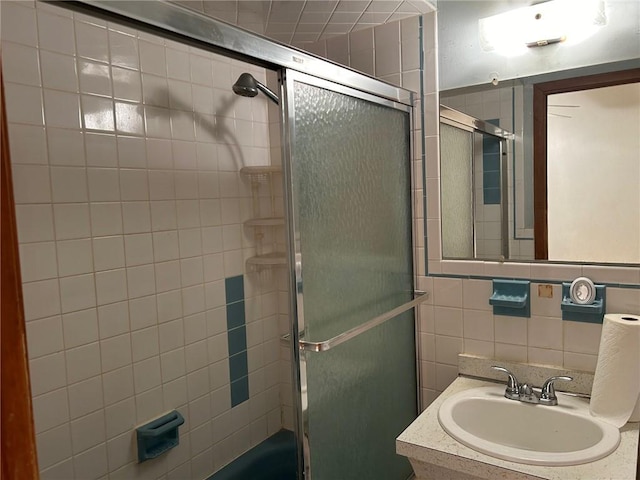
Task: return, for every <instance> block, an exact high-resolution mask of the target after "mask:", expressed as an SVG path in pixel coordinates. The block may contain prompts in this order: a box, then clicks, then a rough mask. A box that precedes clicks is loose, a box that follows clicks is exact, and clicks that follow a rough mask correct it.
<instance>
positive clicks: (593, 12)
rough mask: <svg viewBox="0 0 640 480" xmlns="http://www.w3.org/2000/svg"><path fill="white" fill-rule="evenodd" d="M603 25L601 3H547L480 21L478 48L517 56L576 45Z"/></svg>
mask: <svg viewBox="0 0 640 480" xmlns="http://www.w3.org/2000/svg"><path fill="white" fill-rule="evenodd" d="M606 23H607V16H606V11H605V2H604V0H551V1H548V2H545V3H539V4H536V5H531V6H529V7H523V8H518V9H516V10H511V11H509V12H505V13H501V14H499V15H494V16H492V17H487V18H482V19H480V20H479V30H480V45H481V47H482V49H483V50H484V51H487V52H490V51H495V52H496V53H499V54H501V55H505V56H517V55H521V54H523V53H525V52H526V51H527V50H528V49H530V48H536V47H544V46H547V45H552V44H557V43H564V44H566V45H573V44H576V43H579V42H581V41H583V40H585V39H586V38H588V37H590V36H592V35H593V34H595V33H596V32H597V31H598V29H599V28H600V27H602V26H604V25H606Z"/></svg>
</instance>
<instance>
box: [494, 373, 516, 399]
mask: <svg viewBox="0 0 640 480" xmlns="http://www.w3.org/2000/svg"><path fill="white" fill-rule="evenodd" d="M491 368H493V369H494V370H498V371H499V372H503V373H506V374H507V375H508V376H509V378H508V380H507V388H506V390H505V391H504V396H505V397H506V398H509V399H511V400H518V399H519V398H520V384H519V383H518V379H517V378H516V376H515V375H514V374H513V373H511V372H510V371H509V370H507V369H506V368H504V367H501V366H499V365H492V366H491Z"/></svg>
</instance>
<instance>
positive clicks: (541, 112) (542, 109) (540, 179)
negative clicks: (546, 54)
mask: <svg viewBox="0 0 640 480" xmlns="http://www.w3.org/2000/svg"><path fill="white" fill-rule="evenodd" d="M635 82H640V68H635V69H631V70H621V71H616V72H610V73H602V74H596V75H587V76H583V77H574V78H567V79H563V80H555V81H551V82H542V83H536V84H533V185H534V190H533V211H534V235H533V238H534V245H535V252H534V253H535V255H534V258H535V260H542V261H544V260H547V261H548V260H549V249H548V247H549V245H548V230H547V228H548V225H547V213H548V203H547V97H548V96H549V95H553V94H556V93H567V92H575V91H580V90H590V89H594V88H601V87H610V86H614V85H623V84H627V83H635Z"/></svg>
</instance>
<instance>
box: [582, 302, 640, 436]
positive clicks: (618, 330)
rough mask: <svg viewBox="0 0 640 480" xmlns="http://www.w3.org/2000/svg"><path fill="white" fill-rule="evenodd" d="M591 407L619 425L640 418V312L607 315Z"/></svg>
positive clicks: (597, 413) (594, 414)
mask: <svg viewBox="0 0 640 480" xmlns="http://www.w3.org/2000/svg"><path fill="white" fill-rule="evenodd" d="M590 410H591V414H592V415H593V416H595V417H600V418H602V419H603V420H605V421H608V422H609V423H611V424H613V425H615V426H616V427H618V428H619V427H621V426H623V425H624V424H625V423H627V422H628V421H640V315H628V314H606V315H605V316H604V323H603V325H602V336H601V337H600V350H599V351H598V363H597V365H596V373H595V377H594V379H593V389H592V390H591V404H590Z"/></svg>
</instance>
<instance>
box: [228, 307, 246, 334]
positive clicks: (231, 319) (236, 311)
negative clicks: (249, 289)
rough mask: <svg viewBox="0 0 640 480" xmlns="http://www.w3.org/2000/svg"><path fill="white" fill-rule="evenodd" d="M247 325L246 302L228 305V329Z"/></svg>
mask: <svg viewBox="0 0 640 480" xmlns="http://www.w3.org/2000/svg"><path fill="white" fill-rule="evenodd" d="M244 324H245V319H244V302H236V303H230V304H229V305H227V329H229V330H231V329H233V328H237V327H241V326H242V325H244Z"/></svg>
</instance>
